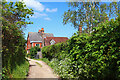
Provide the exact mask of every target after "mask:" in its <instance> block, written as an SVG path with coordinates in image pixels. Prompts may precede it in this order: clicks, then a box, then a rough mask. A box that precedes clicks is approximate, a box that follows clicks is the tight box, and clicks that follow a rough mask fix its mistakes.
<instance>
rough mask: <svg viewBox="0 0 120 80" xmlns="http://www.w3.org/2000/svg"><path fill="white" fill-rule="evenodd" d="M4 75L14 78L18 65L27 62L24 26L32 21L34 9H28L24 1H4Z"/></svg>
mask: <svg viewBox="0 0 120 80" xmlns="http://www.w3.org/2000/svg"><path fill="white" fill-rule="evenodd" d="M1 6H2V8H3V9H2V16H1V17H0V18H1V20H2V62H3V64H2V69H3V70H2V76H3V78H12V75H11V74H12V71H13V69H15V67H16V65H20V64H22V63H24V62H25V53H26V51H25V39H24V36H23V35H24V33H23V31H22V30H23V28H24V27H25V26H26V25H27V24H31V23H32V22H28V21H26V20H27V19H28V20H29V15H33V10H32V9H28V8H27V7H26V5H25V4H24V3H22V2H16V3H13V2H9V3H8V2H5V1H4V2H2V4H1Z"/></svg>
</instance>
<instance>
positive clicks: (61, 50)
mask: <svg viewBox="0 0 120 80" xmlns="http://www.w3.org/2000/svg"><path fill="white" fill-rule="evenodd" d="M66 49H67V43H65V42H64V43H57V44H55V45H50V46H45V47H43V48H42V54H43V57H47V58H48V59H49V60H51V59H52V58H57V59H59V60H60V59H62V58H63V57H64V56H63V55H61V56H60V54H64V55H65V54H66V53H67V52H65V51H67V50H66Z"/></svg>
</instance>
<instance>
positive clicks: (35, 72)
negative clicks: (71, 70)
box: [27, 59, 58, 80]
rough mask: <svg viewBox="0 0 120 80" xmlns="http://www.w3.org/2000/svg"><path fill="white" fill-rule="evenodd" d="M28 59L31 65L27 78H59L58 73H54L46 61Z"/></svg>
mask: <svg viewBox="0 0 120 80" xmlns="http://www.w3.org/2000/svg"><path fill="white" fill-rule="evenodd" d="M28 60H29V63H30V67H29V72H28V76H27V78H54V79H55V80H56V79H57V78H58V76H57V75H55V74H53V70H52V69H51V68H50V67H49V66H48V65H47V64H46V63H45V62H43V61H37V60H33V59H28ZM36 62H37V63H39V64H37V63H36Z"/></svg>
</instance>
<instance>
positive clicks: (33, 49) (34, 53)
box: [28, 46, 40, 58]
mask: <svg viewBox="0 0 120 80" xmlns="http://www.w3.org/2000/svg"><path fill="white" fill-rule="evenodd" d="M38 51H40V48H39V47H37V46H35V47H34V48H33V47H32V48H31V49H30V54H29V55H28V56H30V58H35V56H36V54H37V52H38Z"/></svg>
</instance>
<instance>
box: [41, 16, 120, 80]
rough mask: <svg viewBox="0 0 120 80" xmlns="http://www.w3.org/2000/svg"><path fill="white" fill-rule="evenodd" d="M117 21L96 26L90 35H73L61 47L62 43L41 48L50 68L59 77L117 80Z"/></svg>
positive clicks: (119, 27) (119, 74) (119, 45)
mask: <svg viewBox="0 0 120 80" xmlns="http://www.w3.org/2000/svg"><path fill="white" fill-rule="evenodd" d="M118 19H119V18H117V19H116V20H113V19H111V20H110V21H105V22H103V23H100V24H99V25H98V27H95V28H93V30H94V31H93V32H92V33H91V34H85V33H83V34H82V35H77V34H75V35H74V36H73V37H71V38H70V39H69V41H68V42H67V45H65V47H64V48H63V45H62V43H60V44H55V45H51V46H47V47H44V48H43V49H42V52H43V55H44V57H46V58H48V59H49V60H52V61H50V63H49V64H50V66H51V67H52V68H53V69H54V70H55V71H56V73H58V74H59V75H60V76H61V77H62V78H79V79H82V80H83V79H85V80H86V79H97V80H107V79H112V80H114V79H116V80H119V79H120V24H119V23H120V20H118ZM53 48H54V50H53ZM61 48H62V49H61ZM61 56H62V57H61ZM54 58H56V59H57V60H54ZM59 64H61V65H59ZM58 65H59V66H58ZM67 68H68V69H67Z"/></svg>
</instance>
